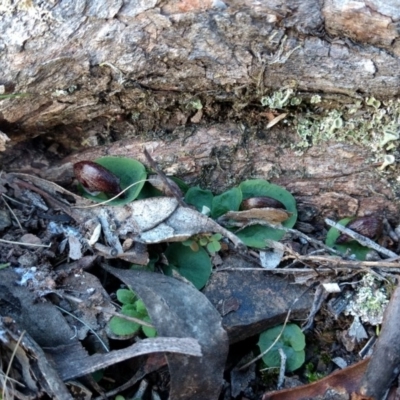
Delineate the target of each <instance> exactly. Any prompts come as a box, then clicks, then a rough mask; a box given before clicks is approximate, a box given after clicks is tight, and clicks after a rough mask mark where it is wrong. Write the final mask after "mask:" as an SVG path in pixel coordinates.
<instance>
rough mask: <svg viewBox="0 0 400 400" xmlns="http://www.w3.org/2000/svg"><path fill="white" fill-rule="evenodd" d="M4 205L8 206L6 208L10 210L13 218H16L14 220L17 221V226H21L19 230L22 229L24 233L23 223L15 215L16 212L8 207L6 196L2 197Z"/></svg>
mask: <svg viewBox="0 0 400 400" xmlns="http://www.w3.org/2000/svg"><path fill="white" fill-rule="evenodd" d="M1 198H2V200H3V202H4V204H5V205H6V207H7V208H8V210H9V211H10V213H11V214H12V216H13V217H14V219H15V220H16V221H17V224H18V226H19V229H21V231H23V230H24V229H23V228H22V225H21V223H20V222H19V219H18V218H17V216H16V215H15V212H14V210H13V209H12V208H11V207H10V206H9V205H8V203H7V202H6V200H5V199H4V195H2V196H1Z"/></svg>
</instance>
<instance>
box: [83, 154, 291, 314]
mask: <svg viewBox="0 0 400 400" xmlns="http://www.w3.org/2000/svg"><path fill="white" fill-rule="evenodd" d="M95 162H96V163H98V164H100V165H101V166H103V167H105V168H107V169H108V170H109V171H111V172H112V173H113V174H115V175H116V176H117V177H118V178H119V179H120V185H121V188H122V189H125V188H127V187H128V186H131V185H132V184H134V183H136V184H135V185H134V186H132V187H130V188H129V189H128V190H127V192H126V194H125V196H124V197H120V198H118V199H115V200H113V201H111V202H109V203H108V204H110V205H116V206H121V205H124V204H127V203H129V202H132V201H133V200H135V199H139V198H147V197H154V196H159V195H162V193H161V192H159V191H158V190H156V189H154V188H153V187H151V186H150V185H147V184H146V185H145V180H146V177H147V172H146V169H145V167H144V165H143V164H141V163H140V162H138V161H136V160H133V159H130V158H124V157H102V158H99V159H97V160H95ZM174 181H175V182H176V183H177V184H178V186H180V188H181V189H182V191H183V192H184V193H185V202H186V203H187V204H190V205H193V206H195V208H196V209H197V210H198V211H199V212H202V213H204V214H206V215H209V216H210V217H211V218H213V219H217V218H219V217H221V216H222V215H224V214H225V213H227V212H229V211H239V209H240V205H241V202H242V201H243V200H245V199H248V198H250V197H258V196H267V197H271V198H274V199H276V200H279V201H280V202H281V203H282V204H283V205H284V206H285V208H286V210H287V211H289V212H290V213H291V216H290V218H289V219H288V220H286V221H284V222H283V226H285V227H288V228H291V227H293V225H294V224H295V222H296V219H297V208H296V201H295V199H294V197H293V196H292V195H291V194H290V193H289V192H288V191H287V190H285V189H283V188H282V187H280V186H278V185H274V184H272V183H269V182H268V181H266V180H263V179H253V180H246V181H244V182H242V183H241V184H240V185H239V186H237V187H234V188H232V189H229V190H227V191H225V192H223V193H221V194H219V195H216V196H215V195H214V194H213V193H212V192H211V191H210V190H205V189H201V188H200V187H199V186H196V187H191V188H188V187H187V186H186V185H185V184H184V182H182V181H180V180H179V179H176V178H174ZM82 195H83V196H85V197H87V198H90V199H92V200H94V201H104V200H106V199H107V196H106V195H105V194H104V193H100V194H99V195H97V196H92V195H90V194H88V193H86V192H84V191H83V190H82ZM232 230H233V231H235V230H237V228H236V227H232ZM283 235H284V231H282V230H281V229H278V228H271V227H267V226H263V225H251V226H248V227H246V228H244V229H241V230H240V231H239V232H237V236H238V237H239V238H240V239H241V240H242V241H243V242H244V244H246V245H247V246H250V247H255V248H261V249H262V248H265V247H266V243H267V240H268V239H271V240H280V239H281V238H282V237H283ZM221 239H222V235H220V234H219V233H217V234H209V235H201V236H198V237H194V238H191V239H189V240H187V241H185V242H183V243H171V244H169V246H168V248H167V250H166V252H165V255H166V257H167V259H168V262H169V265H168V266H166V267H164V272H165V273H166V274H168V275H171V274H172V273H173V271H174V270H175V271H176V272H178V273H179V274H180V275H182V276H183V277H185V278H186V279H188V280H189V281H191V282H192V283H193V284H194V285H195V286H196V287H197V288H198V289H201V288H202V287H203V286H204V285H205V284H206V282H207V280H208V279H209V277H210V274H211V260H210V254H211V255H214V254H215V253H217V252H218V251H219V250H220V249H221V244H220V240H221ZM131 308H132V307H131ZM131 312H132V311H131Z"/></svg>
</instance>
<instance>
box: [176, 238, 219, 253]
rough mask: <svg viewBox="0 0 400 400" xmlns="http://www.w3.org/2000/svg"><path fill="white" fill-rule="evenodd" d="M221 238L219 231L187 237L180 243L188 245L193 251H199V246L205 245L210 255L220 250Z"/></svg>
mask: <svg viewBox="0 0 400 400" xmlns="http://www.w3.org/2000/svg"><path fill="white" fill-rule="evenodd" d="M221 239H222V235H221V234H220V233H214V234H213V235H207V234H205V235H201V236H194V237H193V238H191V239H187V240H185V241H184V242H182V244H183V245H184V246H189V247H190V248H191V249H192V250H193V251H199V249H200V246H202V247H205V248H206V249H207V251H208V252H209V253H210V254H211V255H214V254H215V253H217V252H218V251H220V250H221V243H220V240H221Z"/></svg>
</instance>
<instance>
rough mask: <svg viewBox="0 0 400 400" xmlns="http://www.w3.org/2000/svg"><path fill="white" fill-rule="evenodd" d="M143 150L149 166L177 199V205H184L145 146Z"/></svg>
mask: <svg viewBox="0 0 400 400" xmlns="http://www.w3.org/2000/svg"><path fill="white" fill-rule="evenodd" d="M143 152H144V155H145V157H146V159H147V161H148V162H149V164H150V166H151V168H153V169H154V171H156V172H157V175H158V176H159V177H160V179H161V180H162V181H163V183H164V185H166V186H167V187H168V189H169V190H170V191H171V193H172V194H173V195H174V197H175V198H176V199H177V200H178V203H179V205H180V206H182V207H186V204H185V203H184V202H183V201H182V199H181V196H180V194H179V193H176V190H175V188H173V187H172V185H170V183H169V182H168V178H167V177H166V175H165V174H164V172H162V171H161V170H160V168H158V166H157V164H156V162H155V161H154V160H153V158H152V157H151V155H150V154H149V152H148V151H147V149H146V148H145V149H144V151H143Z"/></svg>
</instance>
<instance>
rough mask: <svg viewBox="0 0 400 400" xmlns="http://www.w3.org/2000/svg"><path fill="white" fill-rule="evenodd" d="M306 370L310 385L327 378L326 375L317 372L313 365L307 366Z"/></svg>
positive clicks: (305, 373)
mask: <svg viewBox="0 0 400 400" xmlns="http://www.w3.org/2000/svg"><path fill="white" fill-rule="evenodd" d="M305 369H306V370H305V372H304V375H305V377H306V378H307V380H308V382H309V383H313V382H317V381H319V380H320V379H322V378H324V377H325V374H323V373H322V372H317V371H315V367H314V365H313V364H312V363H308V364H306V366H305Z"/></svg>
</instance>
